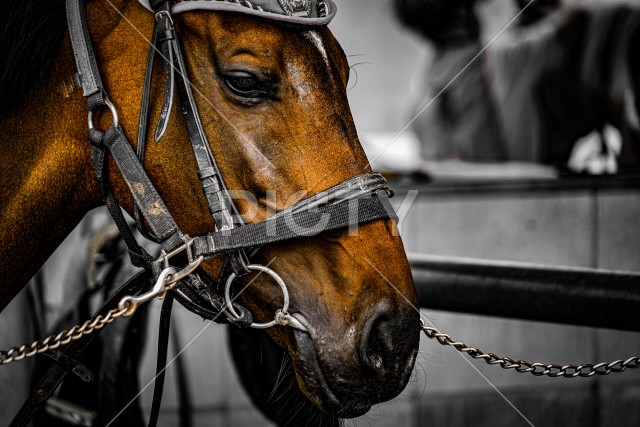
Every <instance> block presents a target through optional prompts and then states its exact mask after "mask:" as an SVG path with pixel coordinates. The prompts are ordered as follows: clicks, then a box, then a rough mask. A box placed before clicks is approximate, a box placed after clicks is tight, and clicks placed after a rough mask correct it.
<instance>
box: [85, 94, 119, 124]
mask: <svg viewBox="0 0 640 427" xmlns="http://www.w3.org/2000/svg"><path fill="white" fill-rule="evenodd" d="M103 106H106V107H108V108H109V110H110V111H111V117H112V118H113V125H114V126H115V127H118V111H116V107H115V105H113V102H111V100H109V99H105V100H104V105H100V106H98V107H96V108H94V110H95V109H98V108H100V107H103ZM87 122H88V123H89V130H91V129H93V128H94V126H93V110H89V115H88V116H87Z"/></svg>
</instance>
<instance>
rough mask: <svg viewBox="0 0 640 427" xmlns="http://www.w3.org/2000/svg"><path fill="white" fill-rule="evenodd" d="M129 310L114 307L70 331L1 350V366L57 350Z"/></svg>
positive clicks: (100, 327)
mask: <svg viewBox="0 0 640 427" xmlns="http://www.w3.org/2000/svg"><path fill="white" fill-rule="evenodd" d="M127 311H128V307H125V308H114V309H113V310H111V311H109V312H108V313H107V315H106V316H102V315H99V316H97V317H96V318H95V319H93V320H87V321H86V322H84V323H83V324H82V325H76V326H74V327H73V328H71V329H69V330H68V331H67V330H64V331H62V332H60V333H59V334H57V335H50V336H48V337H47V338H45V339H43V340H38V341H34V342H32V343H31V344H23V345H21V346H20V347H13V348H11V349H9V350H0V366H1V365H8V364H10V363H12V362H17V361H18V360H22V359H26V358H28V357H33V356H35V355H36V354H40V353H44V352H45V351H48V350H55V349H56V348H58V347H60V346H62V345H67V344H69V343H70V342H71V341H76V340H79V339H80V338H82V337H83V336H84V335H89V334H90V333H92V332H94V331H96V330H98V329H102V328H103V327H104V326H105V325H107V324H109V323H111V322H113V321H114V320H115V319H117V318H118V317H122V316H123V315H125V314H126V313H127Z"/></svg>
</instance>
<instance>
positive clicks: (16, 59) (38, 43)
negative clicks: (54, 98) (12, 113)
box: [0, 0, 67, 113]
mask: <svg viewBox="0 0 640 427" xmlns="http://www.w3.org/2000/svg"><path fill="white" fill-rule="evenodd" d="M0 16H1V17H2V22H1V23H0V113H3V112H5V111H6V110H7V109H9V108H10V107H12V106H13V105H14V104H15V103H17V102H18V101H20V100H21V99H22V98H24V97H25V96H27V95H29V94H30V93H31V92H32V91H33V89H34V88H35V87H36V86H37V85H38V83H40V82H41V81H42V79H43V77H44V76H45V73H46V72H47V70H48V68H49V66H50V65H51V62H52V59H53V56H54V55H55V54H56V52H57V50H58V47H59V46H60V42H61V40H62V37H63V36H64V33H65V31H66V29H67V21H66V14H65V3H64V0H28V1H25V0H2V1H0Z"/></svg>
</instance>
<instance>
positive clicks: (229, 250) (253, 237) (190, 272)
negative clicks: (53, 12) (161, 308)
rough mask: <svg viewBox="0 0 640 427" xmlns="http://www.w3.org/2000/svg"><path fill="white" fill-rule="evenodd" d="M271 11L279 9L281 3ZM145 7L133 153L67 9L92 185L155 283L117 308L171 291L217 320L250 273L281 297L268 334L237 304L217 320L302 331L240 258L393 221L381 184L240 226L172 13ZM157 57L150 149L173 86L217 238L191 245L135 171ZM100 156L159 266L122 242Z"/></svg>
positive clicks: (358, 184) (73, 12)
mask: <svg viewBox="0 0 640 427" xmlns="http://www.w3.org/2000/svg"><path fill="white" fill-rule="evenodd" d="M278 1H279V2H280V3H283V2H284V4H287V2H285V0H278ZM188 3H194V2H188ZM210 3H212V4H214V5H215V4H220V5H226V4H227V3H231V4H233V3H234V2H220V0H211V1H210ZM236 3H240V6H243V7H244V9H243V8H238V10H241V11H245V10H256V7H258V6H256V3H257V2H253V3H250V2H242V1H240V0H239V1H238V2H236ZM289 3H291V5H292V6H295V5H296V4H300V3H302V4H307V3H308V5H309V7H311V2H289ZM149 6H150V7H151V8H152V9H153V11H154V13H155V15H154V16H155V25H154V31H153V37H152V40H151V47H150V49H149V56H148V60H147V70H146V73H145V79H144V88H143V96H142V104H141V113H140V120H139V130H138V143H137V149H136V152H134V151H133V149H132V147H131V144H130V143H129V142H128V141H127V139H126V136H125V135H124V132H123V130H122V128H121V126H120V124H119V122H118V116H117V111H116V109H115V106H114V104H113V103H112V102H111V101H110V100H109V97H108V95H107V92H106V89H105V87H104V86H103V84H102V80H101V77H100V72H99V67H98V64H97V61H96V58H95V55H94V53H93V48H92V44H91V40H90V35H89V30H88V25H87V22H86V12H85V9H84V3H83V2H82V1H79V0H68V1H67V16H68V21H69V28H70V35H71V42H72V46H73V51H74V57H75V61H76V65H77V68H78V75H79V79H78V80H79V82H80V84H81V86H82V89H83V94H84V96H85V97H86V99H87V105H88V109H89V119H88V121H89V140H90V141H91V145H92V150H93V160H94V168H95V172H96V176H97V177H98V179H99V181H100V182H101V183H102V187H103V190H104V192H105V195H106V201H107V207H108V208H109V210H110V212H111V214H112V216H113V217H114V219H115V220H116V224H118V226H119V228H120V230H121V233H122V234H123V236H124V237H125V241H126V242H127V245H128V248H129V253H130V255H131V259H132V262H133V263H134V265H136V266H140V267H144V268H147V269H150V270H151V271H152V272H153V277H154V278H156V286H154V287H153V289H152V290H151V291H150V292H148V293H145V294H143V295H140V296H128V297H126V298H123V299H122V301H121V302H120V305H119V306H120V308H127V310H128V312H127V314H126V315H131V314H133V312H135V310H136V308H137V306H138V305H139V304H140V303H142V302H145V301H147V300H149V299H152V298H154V297H156V296H160V295H163V294H164V293H165V292H166V291H168V290H170V289H174V290H175V291H176V292H175V297H176V299H178V301H179V302H181V303H182V304H183V305H184V306H185V307H187V308H188V309H190V310H192V311H194V312H196V313H197V314H199V315H201V316H203V317H205V318H209V319H211V318H213V317H217V315H218V314H219V313H220V311H222V309H223V307H225V306H227V305H229V304H230V303H231V300H230V297H229V289H230V287H231V286H232V284H233V281H234V279H235V278H236V277H241V276H244V275H246V274H247V273H249V271H251V270H258V271H261V272H264V273H266V274H267V275H269V276H271V277H272V278H273V279H274V280H275V281H276V282H277V283H278V284H279V285H280V288H281V290H282V292H283V293H284V298H285V307H283V310H281V311H280V312H279V313H278V315H277V316H276V319H275V320H274V321H272V322H269V323H268V324H254V323H253V322H252V321H251V315H250V314H249V313H248V312H247V311H246V310H244V309H243V308H242V307H240V306H239V305H237V304H231V305H229V310H224V312H225V314H226V319H227V320H228V321H230V322H232V323H236V324H239V325H241V326H254V327H263V328H264V327H269V326H273V325H275V324H278V323H279V324H288V325H292V326H295V327H298V328H301V329H303V327H302V325H300V324H299V322H297V321H296V320H295V318H293V317H292V316H290V315H289V314H288V313H287V310H286V306H287V305H288V303H287V301H288V292H287V288H286V285H285V284H284V282H283V281H282V279H281V278H280V276H279V275H278V274H277V273H276V272H275V271H273V270H272V269H270V268H268V267H266V266H261V265H253V264H249V261H248V260H249V257H248V256H247V251H251V250H255V249H256V248H259V247H262V246H263V245H265V244H268V243H273V242H278V241H282V240H288V239H294V238H298V237H301V236H305V235H315V234H318V233H319V230H317V227H313V225H316V224H318V223H319V222H320V221H321V220H322V219H323V218H325V219H326V218H329V220H328V221H327V222H326V225H325V226H324V227H322V230H320V231H322V232H324V231H329V230H336V229H342V228H346V227H349V226H350V225H353V224H362V223H366V222H370V221H375V220H379V219H389V218H394V213H393V209H392V208H391V207H390V204H389V202H388V198H387V191H388V190H387V188H386V182H385V180H384V178H383V177H382V176H380V175H379V174H362V175H358V176H356V177H353V178H351V179H348V180H346V181H343V182H342V183H340V184H338V185H337V186H334V187H332V188H330V189H327V190H325V191H323V192H321V193H319V194H316V195H315V196H313V197H310V198H307V199H304V200H302V201H300V202H298V203H296V204H294V205H293V206H290V207H289V208H288V209H285V210H284V211H281V212H279V213H277V214H276V215H274V216H272V217H271V218H269V219H267V220H265V221H262V222H259V223H255V224H250V225H245V224H244V223H243V221H242V218H241V217H240V215H239V214H238V210H237V208H236V206H235V204H234V202H233V200H232V198H231V196H230V193H229V191H228V189H227V187H226V185H225V183H224V180H223V178H222V176H221V174H220V169H219V167H218V164H217V163H216V160H215V158H214V156H213V153H212V152H211V149H210V147H209V143H208V141H207V137H206V135H205V132H204V130H203V127H202V124H201V121H200V115H199V113H198V109H197V106H196V103H195V100H194V96H193V92H192V90H191V86H190V84H189V82H188V80H187V77H186V76H187V69H186V66H185V61H184V57H183V55H182V52H181V49H180V44H179V43H178V39H177V34H176V31H175V28H174V25H173V19H172V12H171V4H170V2H168V1H166V0H165V1H152V2H150V4H149ZM227 6H228V5H227ZM317 6H318V7H319V8H320V7H323V8H325V13H326V8H327V7H333V8H335V5H333V4H332V3H331V2H328V1H326V0H322V1H321V2H320V4H318V5H317ZM285 12H286V11H285ZM291 12H292V11H291ZM334 13H335V10H334ZM286 16H287V15H286V13H285V14H283V15H282V16H279V18H280V19H283V17H286ZM292 16H293V15H292ZM296 18H297V20H296V23H298V22H300V21H301V19H302V18H299V17H297V16H296ZM316 19H317V18H316ZM157 52H161V55H162V57H163V59H164V63H165V73H164V75H165V85H164V87H165V89H164V102H163V107H162V110H161V114H160V119H159V123H158V125H157V127H156V132H155V139H156V140H159V139H160V138H162V136H163V133H164V131H165V129H166V126H167V122H168V119H169V115H170V114H171V110H172V108H173V93H174V87H176V86H177V91H178V96H179V100H180V106H181V110H182V113H183V114H184V117H185V122H186V126H187V130H188V134H189V138H190V140H191V144H192V147H193V152H194V155H195V159H196V162H197V165H198V171H197V174H198V177H199V179H200V181H201V184H202V190H203V192H204V195H205V197H206V199H207V202H208V205H209V211H210V213H211V215H212V219H213V223H214V224H215V230H216V231H215V232H213V233H209V234H207V235H205V236H197V237H190V236H187V235H186V234H184V233H182V231H181V230H180V228H179V227H178V225H177V224H176V222H175V220H174V219H173V217H172V216H171V214H170V212H169V210H168V209H167V207H166V205H165V203H164V201H163V200H162V198H161V197H160V195H159V194H158V192H157V191H156V189H155V187H154V185H153V184H152V182H151V180H150V179H149V177H148V176H147V174H146V172H145V170H144V167H143V166H142V164H143V161H144V154H145V143H146V140H147V125H148V110H149V101H150V91H151V80H152V75H153V64H154V59H155V56H156V53H157ZM100 109H108V110H109V111H111V113H112V116H113V123H112V124H111V125H110V126H109V128H108V129H107V130H106V131H105V132H102V131H100V130H98V129H97V128H96V127H95V126H94V125H93V119H92V116H93V113H94V112H95V111H97V110H100ZM108 154H111V156H112V157H113V159H114V160H115V163H116V165H117V167H118V169H119V171H120V173H121V175H122V177H123V178H124V181H125V182H126V184H127V186H128V187H129V190H130V191H131V194H132V195H133V198H134V200H135V217H136V223H137V225H138V228H139V229H140V230H143V231H144V230H145V224H146V225H147V226H148V228H149V230H150V231H149V232H145V235H146V236H147V237H148V238H150V239H152V240H154V241H155V242H157V243H159V244H160V246H161V248H162V253H161V256H160V257H159V258H157V259H153V258H152V257H151V256H150V255H149V254H148V253H146V252H145V251H144V249H142V248H141V247H140V246H139V245H138V244H137V243H136V242H135V239H134V238H133V236H131V235H130V234H131V233H130V230H129V228H128V227H127V226H126V224H125V221H124V219H123V217H122V213H121V210H120V207H119V206H118V203H117V201H115V198H114V196H113V194H112V191H111V189H110V187H109V184H108V182H107V176H106V164H107V162H106V157H107V155H108ZM143 220H144V222H143ZM291 221H293V224H295V225H297V227H291V226H288V225H291V224H292V223H291ZM301 229H302V230H310V232H309V233H308V234H307V233H305V232H304V231H303V232H302V233H301V232H300V230H301ZM219 254H226V256H227V262H226V263H225V265H224V267H223V270H222V273H221V275H220V277H219V278H218V284H217V285H218V286H217V287H219V288H221V287H223V286H224V295H225V296H224V297H223V295H221V293H222V292H216V289H212V288H213V286H212V285H213V284H212V283H208V280H207V279H206V278H203V277H202V276H201V275H199V274H198V272H197V271H196V270H197V269H198V267H199V265H200V263H201V262H202V261H203V260H205V259H207V258H209V257H212V256H216V255H219ZM178 258H182V262H181V263H180V262H179V263H178V265H177V266H176V264H175V263H174V261H175V260H177V259H178ZM185 258H186V260H185ZM159 278H162V279H163V280H162V283H160V282H159V281H158V280H157V279H159Z"/></svg>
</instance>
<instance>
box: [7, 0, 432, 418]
mask: <svg viewBox="0 0 640 427" xmlns="http://www.w3.org/2000/svg"><path fill="white" fill-rule="evenodd" d="M6 3H8V4H9V6H7V8H9V7H15V8H23V10H25V9H29V13H27V14H26V15H29V16H24V15H25V13H22V14H20V13H18V14H17V16H20V17H21V19H22V21H20V22H18V23H16V20H13V21H12V20H11V19H10V20H9V24H8V25H13V26H14V27H16V26H17V27H18V28H13V27H11V28H10V29H7V30H5V31H3V32H2V33H1V37H0V45H3V46H7V45H8V46H12V45H13V44H16V43H17V45H18V49H11V52H13V51H16V52H14V53H15V54H13V55H10V54H7V55H6V56H5V57H4V60H5V61H7V63H5V64H3V67H4V71H5V74H3V76H5V77H6V75H7V74H10V73H8V71H11V70H13V72H14V73H13V77H12V79H13V80H11V81H9V82H5V84H4V85H2V86H1V89H2V90H0V129H2V132H1V133H0V146H1V147H2V150H0V165H2V166H1V168H2V174H1V176H0V215H1V218H2V228H1V230H0V242H2V245H0V259H1V260H2V261H3V262H2V266H0V283H2V287H1V288H0V308H4V307H5V306H6V305H7V304H8V303H9V301H11V299H12V298H13V297H14V296H15V295H16V294H17V293H18V292H19V291H20V289H21V288H22V287H23V286H24V285H25V283H26V282H27V281H28V280H29V279H30V278H31V277H32V276H33V275H34V273H35V272H36V271H37V270H38V268H39V266H40V265H41V264H42V263H43V262H44V261H45V260H46V259H47V257H48V256H49V255H50V254H51V253H52V251H53V250H54V249H55V248H56V246H57V245H58V244H59V243H60V242H61V241H62V240H63V239H64V237H65V236H66V235H67V234H68V233H69V232H70V231H71V230H72V229H73V228H74V227H75V225H76V224H77V223H78V222H79V221H80V219H81V218H82V217H83V216H84V214H85V213H86V212H87V211H89V210H90V209H92V208H94V207H96V206H99V205H100V204H101V203H102V197H103V196H102V193H101V189H100V185H99V183H98V182H97V180H96V178H95V176H94V173H93V168H92V165H91V152H90V146H89V143H88V142H87V136H86V135H87V122H86V106H85V102H84V99H83V96H82V90H81V89H80V87H79V86H78V84H77V82H76V80H75V77H74V75H75V65H74V59H73V54H72V51H71V44H70V40H69V36H68V34H66V33H65V34H64V35H63V34H62V33H60V37H61V41H59V40H58V37H57V36H56V34H55V33H56V31H58V32H59V30H52V32H49V33H47V32H43V31H41V30H42V28H39V27H37V26H36V27H34V28H32V27H31V26H33V25H36V23H37V22H39V21H38V19H40V20H42V19H44V20H45V21H46V20H50V21H52V22H50V23H49V27H48V28H49V29H55V28H64V25H65V24H64V12H63V11H64V4H61V2H59V1H55V2H51V1H49V2H44V1H34V2H6ZM22 3H28V4H29V5H25V6H21V4H22ZM60 10H62V13H60ZM87 14H88V20H89V28H90V31H91V35H92V39H93V42H94V45H95V50H96V53H97V59H98V64H99V67H100V71H101V73H102V76H103V79H104V83H105V87H106V88H107V90H108V91H109V94H110V98H111V99H112V100H113V101H114V103H115V104H116V107H117V109H118V112H119V116H120V123H121V125H122V127H123V128H124V130H125V133H126V134H127V136H128V139H129V140H130V141H135V132H136V129H137V120H138V115H139V110H140V107H139V105H140V97H141V95H142V81H143V78H144V73H145V64H146V54H147V50H148V43H147V42H146V40H145V39H144V37H149V35H150V34H151V32H152V26H153V15H152V14H150V13H149V11H147V10H146V9H145V8H143V7H142V6H141V5H140V4H139V3H138V2H136V1H125V0H111V1H107V2H106V3H105V2H103V1H89V2H88V4H87ZM42 15H44V16H42ZM14 16H16V14H15V13H14ZM34 16H35V18H34ZM60 18H61V19H60ZM29 19H31V20H30V21H29ZM174 19H175V21H176V22H175V25H176V28H177V32H178V33H179V34H180V36H181V43H182V49H183V51H184V52H185V54H186V60H187V68H188V73H189V76H188V77H189V79H190V80H191V82H192V83H193V85H194V86H195V88H196V93H197V95H196V102H197V106H198V109H199V111H200V115H201V118H202V122H203V126H204V129H205V132H206V134H207V136H208V139H209V141H211V150H212V151H213V154H214V155H215V158H216V159H217V161H218V162H219V165H220V169H221V172H222V175H223V176H224V179H225V181H226V183H227V185H228V187H229V188H230V189H232V190H246V191H249V192H251V193H252V194H254V195H255V196H256V199H257V205H256V206H250V205H249V204H250V203H249V202H247V201H246V200H244V201H242V200H239V201H238V204H239V208H240V210H241V212H245V213H246V212H250V211H257V212H258V214H257V215H256V216H255V217H253V218H247V219H248V220H249V221H248V222H256V221H259V220H262V219H264V218H266V217H267V216H268V215H269V212H270V209H273V208H275V209H277V210H281V209H283V208H285V207H287V205H288V204H291V203H293V202H295V201H297V200H299V198H300V196H299V194H301V193H299V192H301V191H303V192H306V194H307V195H311V194H314V193H317V192H319V191H321V190H324V189H326V188H328V187H330V186H332V185H335V184H337V183H339V182H341V181H343V180H345V179H347V178H350V177H351V176H354V175H357V174H360V173H362V172H365V171H368V169H369V168H368V163H367V158H366V156H365V154H364V152H363V150H362V148H361V146H360V143H359V141H358V137H357V134H356V129H355V126H354V123H353V120H352V117H351V113H350V110H349V106H348V103H347V96H346V86H347V80H348V77H349V65H348V62H347V59H346V57H345V54H344V53H343V51H342V49H341V48H340V45H339V44H338V42H337V41H336V40H335V39H334V37H333V36H332V34H331V32H330V31H329V29H328V28H326V27H322V28H317V29H309V28H297V27H295V26H286V25H280V24H278V23H276V22H271V21H268V20H264V19H260V18H257V17H254V16H249V15H245V14H239V13H234V12H215V13H214V12H202V11H199V12H196V11H193V12H187V13H183V14H180V15H177V16H176V17H175V18H174ZM54 21H55V22H54ZM20 25H22V27H20ZM20 28H22V29H23V30H24V29H25V28H26V29H27V30H26V31H22V33H17V34H21V35H17V36H16V35H15V34H16V32H15V31H16V30H20ZM30 32H31V33H32V34H31V33H30ZM11 33H13V34H11ZM25 33H26V35H25ZM21 37H22V40H17V39H20V38H21ZM34 40H35V42H34ZM38 43H45V44H46V43H52V46H51V48H50V49H49V51H51V52H52V53H53V55H52V58H53V59H52V60H51V61H49V62H50V64H49V65H48V66H46V67H44V68H43V69H36V70H35V71H34V70H32V71H33V72H30V71H29V69H27V70H25V71H24V72H23V71H22V69H21V68H20V66H21V65H25V63H26V62H27V61H29V64H31V65H30V66H31V67H32V68H33V65H32V62H33V61H37V63H38V64H43V63H46V59H47V58H46V52H47V49H41V50H37V49H36V48H34V46H35V47H38V46H39V45H38ZM21 49H22V50H21ZM41 52H45V53H41ZM38 55H41V56H38ZM12 61H13V62H12ZM155 71H157V74H161V71H160V69H159V67H157V68H156V70H155ZM234 85H235V86H238V85H242V86H243V87H242V88H240V89H244V90H245V93H244V94H243V93H242V90H240V91H238V90H236V91H234V90H230V87H231V86H234ZM247 87H248V89H247ZM236 89H237V87H236ZM247 90H249V91H251V90H258V91H262V92H264V91H267V92H268V93H269V96H266V97H255V96H253V97H251V96H246V92H247ZM161 92H162V88H161V87H160V85H154V87H153V93H152V104H151V110H152V113H151V117H152V119H151V120H152V122H153V120H155V121H157V117H158V116H159V114H160V109H161V100H162V94H161ZM105 116H108V114H105ZM102 119H104V123H101V125H106V124H108V121H107V120H108V119H109V118H108V117H103V118H102ZM144 166H145V168H146V170H147V172H148V174H149V176H150V178H151V180H152V181H153V183H154V184H155V186H156V188H157V189H158V191H159V193H160V195H161V196H162V198H163V199H164V201H165V203H166V205H167V207H168V209H169V211H170V212H171V214H172V215H173V216H174V218H175V219H176V222H177V223H178V225H179V226H180V228H181V229H182V230H183V231H184V232H185V233H187V234H189V235H195V236H197V235H203V234H206V233H207V232H212V231H214V230H213V224H212V222H211V216H210V214H209V213H208V209H207V203H206V200H205V198H204V196H203V193H202V190H201V188H200V183H199V181H198V179H197V176H196V174H195V171H196V165H195V160H194V157H193V154H192V151H191V147H190V144H189V141H188V136H187V132H186V127H185V122H184V119H183V118H182V116H181V115H180V114H176V113H174V114H172V115H171V119H170V121H169V125H168V129H167V133H166V135H165V136H164V138H163V139H162V140H161V141H160V142H154V141H149V143H148V148H147V155H146V160H145V165H144ZM109 170H110V177H109V179H110V182H111V184H112V186H113V188H114V192H115V195H116V197H117V199H118V201H119V203H120V204H121V205H122V206H123V207H124V208H125V209H126V210H127V211H128V212H130V213H131V212H132V211H133V200H132V197H131V195H130V193H129V191H128V190H127V187H126V185H125V183H124V181H123V179H122V178H121V177H120V175H119V174H118V173H117V170H116V168H115V167H114V165H113V164H112V165H111V167H110V169H109ZM270 190H273V191H276V193H277V199H276V200H277V203H276V206H268V204H269V203H268V200H271V199H269V198H267V197H266V195H267V193H268V191H270ZM393 230H394V225H393V224H392V223H391V222H390V221H376V222H372V223H368V224H366V225H362V226H360V229H359V232H358V234H357V236H350V235H349V233H348V232H347V230H342V231H333V232H327V233H323V234H321V235H318V236H315V237H307V238H300V239H297V240H293V241H290V242H286V243H279V244H271V245H268V246H267V247H265V248H263V250H261V251H260V252H259V254H257V255H256V257H255V258H256V259H255V260H256V261H257V262H260V263H263V264H269V263H270V266H271V268H273V269H274V270H275V271H277V272H278V274H279V275H280V276H281V277H282V278H283V279H284V280H285V282H286V283H287V286H288V287H289V292H290V296H291V307H290V312H291V313H297V314H299V315H300V316H302V317H303V318H304V319H306V321H307V323H308V325H309V326H310V328H309V332H308V333H306V332H300V331H295V332H294V330H293V329H291V328H284V327H275V328H271V329H270V330H269V335H270V336H271V337H272V338H273V339H274V340H275V341H276V342H277V343H278V344H279V345H280V346H282V347H283V348H285V349H286V350H287V351H288V353H289V354H290V356H291V359H292V361H293V366H294V369H295V372H296V378H297V382H298V385H299V386H300V389H301V390H302V392H303V394H304V395H305V396H306V397H307V398H308V399H309V400H310V401H311V402H313V403H314V404H315V405H316V406H317V407H318V408H321V409H322V410H323V411H325V412H327V413H330V414H334V415H335V414H337V415H339V416H341V417H354V416H358V415H361V414H363V413H365V412H366V411H368V409H369V408H370V407H371V405H373V404H375V403H378V402H382V401H385V400H388V399H391V398H393V397H394V396H396V395H397V394H398V393H399V392H400V391H401V390H402V389H403V388H404V387H405V385H406V383H407V381H408V378H409V376H410V373H411V371H412V368H413V364H414V360H415V356H416V353H417V346H418V341H419V340H418V337H419V335H418V332H419V328H418V313H417V312H416V311H415V310H414V308H413V307H412V305H413V306H415V305H417V297H416V294H415V289H414V287H413V282H412V278H411V272H410V269H409V266H408V263H407V260H406V257H405V253H404V249H403V246H402V242H401V240H400V238H399V237H396V236H394V233H393ZM372 266H375V268H373V267H372ZM221 267H222V259H220V258H214V259H211V260H208V261H206V262H205V263H204V264H203V265H202V269H203V270H204V272H205V273H206V274H207V275H208V276H209V277H211V278H215V277H217V276H218V274H219V272H220V269H221ZM376 270H377V271H376ZM281 298H282V296H281V294H280V293H279V291H278V288H277V286H276V285H275V284H274V283H272V282H270V281H269V280H268V279H267V278H265V277H258V278H257V280H256V283H254V284H253V285H252V286H250V287H249V288H248V290H247V291H246V292H244V293H243V294H242V295H241V296H240V299H239V301H240V302H241V303H242V304H243V305H245V306H246V307H247V308H248V309H249V310H250V311H251V312H252V313H253V314H254V317H255V318H256V319H257V320H258V321H265V320H267V321H268V320H270V318H272V316H273V315H272V313H273V312H274V311H275V310H276V309H277V308H279V306H281Z"/></svg>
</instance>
